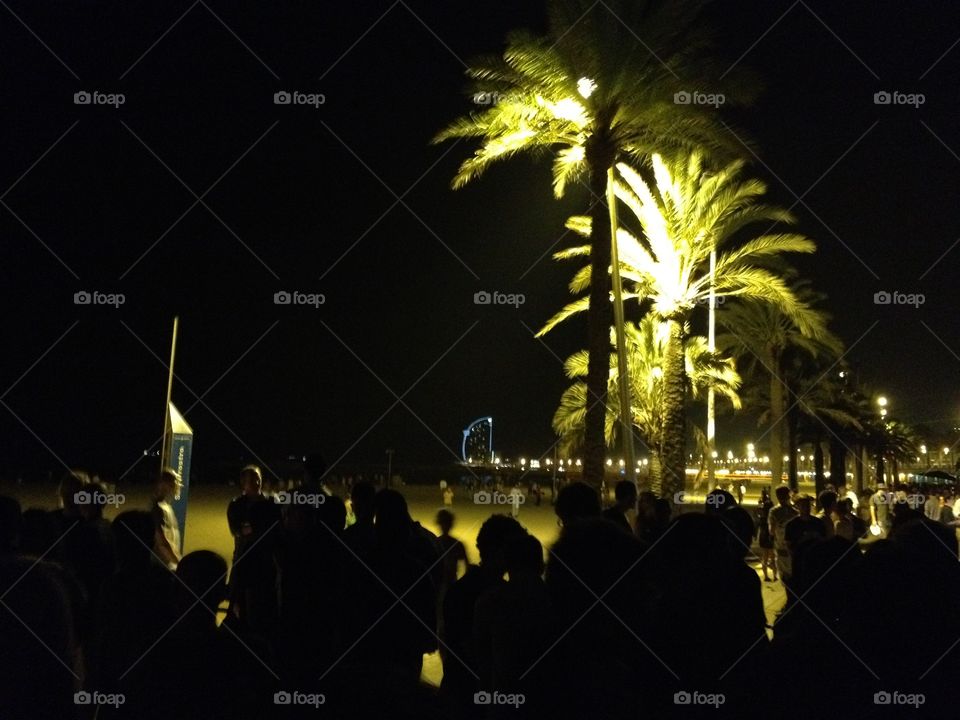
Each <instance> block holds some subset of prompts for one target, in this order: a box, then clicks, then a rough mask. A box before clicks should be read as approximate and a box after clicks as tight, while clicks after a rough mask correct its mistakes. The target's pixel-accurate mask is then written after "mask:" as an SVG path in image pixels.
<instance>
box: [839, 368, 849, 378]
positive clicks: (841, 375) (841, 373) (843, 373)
mask: <svg viewBox="0 0 960 720" xmlns="http://www.w3.org/2000/svg"><path fill="white" fill-rule="evenodd" d="M846 376H847V373H846V371H844V370H841V371H840V377H842V378H845V377H846Z"/></svg>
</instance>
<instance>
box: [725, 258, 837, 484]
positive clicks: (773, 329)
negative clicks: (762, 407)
mask: <svg viewBox="0 0 960 720" xmlns="http://www.w3.org/2000/svg"><path fill="white" fill-rule="evenodd" d="M787 274H788V275H789V273H787ZM791 291H792V293H793V296H794V297H795V298H797V300H798V306H797V307H796V308H794V309H793V311H792V312H791V313H787V312H785V311H784V309H783V308H782V307H781V306H778V305H776V304H773V303H765V302H761V303H755V302H732V303H726V304H725V305H724V306H723V308H722V309H721V310H720V312H718V313H717V322H718V323H719V324H720V326H721V327H722V328H724V332H723V333H722V334H721V335H720V337H719V338H718V339H717V344H718V346H719V347H720V348H723V349H724V350H728V351H729V352H731V353H732V354H733V355H734V356H735V357H737V358H738V359H739V360H740V361H741V362H742V363H743V367H744V370H745V372H747V373H749V374H750V375H751V376H753V377H757V378H764V379H765V380H766V383H767V387H768V392H766V393H763V394H762V395H761V396H762V397H763V399H764V400H765V402H766V403H768V404H767V412H766V413H764V416H765V420H766V422H765V424H767V425H768V429H767V435H768V437H769V440H770V474H771V477H772V478H773V482H774V484H776V483H779V482H780V478H781V477H782V475H783V458H784V455H785V454H786V455H787V456H788V457H793V453H792V451H793V450H795V448H796V443H791V442H789V439H788V437H787V436H788V434H789V433H788V430H789V428H788V425H787V423H786V420H787V419H788V414H787V408H788V405H787V399H788V398H789V397H790V393H791V389H790V385H789V383H788V382H787V379H786V373H787V368H788V365H789V364H790V362H792V360H793V358H795V357H796V356H798V355H800V356H807V357H813V358H816V357H822V356H827V357H832V358H836V357H839V355H840V353H841V352H842V344H841V342H840V340H839V339H838V338H837V337H835V336H834V335H833V334H832V333H831V332H830V331H829V330H828V328H827V323H828V322H829V319H830V318H829V316H828V315H827V314H826V313H824V312H823V311H821V310H818V309H817V308H816V307H815V304H816V303H817V302H819V301H820V300H821V299H822V297H821V296H819V295H817V294H816V293H814V292H813V291H812V290H811V289H810V286H809V284H808V283H806V282H804V281H799V282H796V281H795V282H793V284H792V286H791ZM801 316H802V317H801ZM798 320H799V321H798ZM791 407H792V404H791ZM761 419H763V417H762V418H761ZM785 449H790V450H791V452H790V453H785ZM792 466H795V463H793V464H792ZM792 474H793V473H791V475H792Z"/></svg>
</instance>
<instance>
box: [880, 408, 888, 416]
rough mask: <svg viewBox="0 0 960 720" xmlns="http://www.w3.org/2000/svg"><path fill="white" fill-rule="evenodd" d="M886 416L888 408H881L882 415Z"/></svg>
mask: <svg viewBox="0 0 960 720" xmlns="http://www.w3.org/2000/svg"><path fill="white" fill-rule="evenodd" d="M886 416H887V409H886V408H880V417H886Z"/></svg>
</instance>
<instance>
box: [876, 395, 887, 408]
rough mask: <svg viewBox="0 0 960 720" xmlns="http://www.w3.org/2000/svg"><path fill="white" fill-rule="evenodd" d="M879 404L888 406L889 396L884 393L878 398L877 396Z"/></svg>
mask: <svg viewBox="0 0 960 720" xmlns="http://www.w3.org/2000/svg"><path fill="white" fill-rule="evenodd" d="M877 405H879V406H880V407H886V406H887V398H886V397H885V396H883V395H881V396H880V397H878V398H877Z"/></svg>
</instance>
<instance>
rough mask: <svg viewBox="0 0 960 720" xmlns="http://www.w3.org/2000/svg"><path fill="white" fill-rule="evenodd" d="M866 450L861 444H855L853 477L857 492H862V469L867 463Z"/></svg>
mask: <svg viewBox="0 0 960 720" xmlns="http://www.w3.org/2000/svg"><path fill="white" fill-rule="evenodd" d="M866 454H867V451H866V450H865V449H864V447H863V446H862V445H858V446H857V454H856V455H855V456H854V473H853V475H854V478H855V480H856V483H857V492H863V470H864V468H865V467H866V465H867V462H866Z"/></svg>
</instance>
